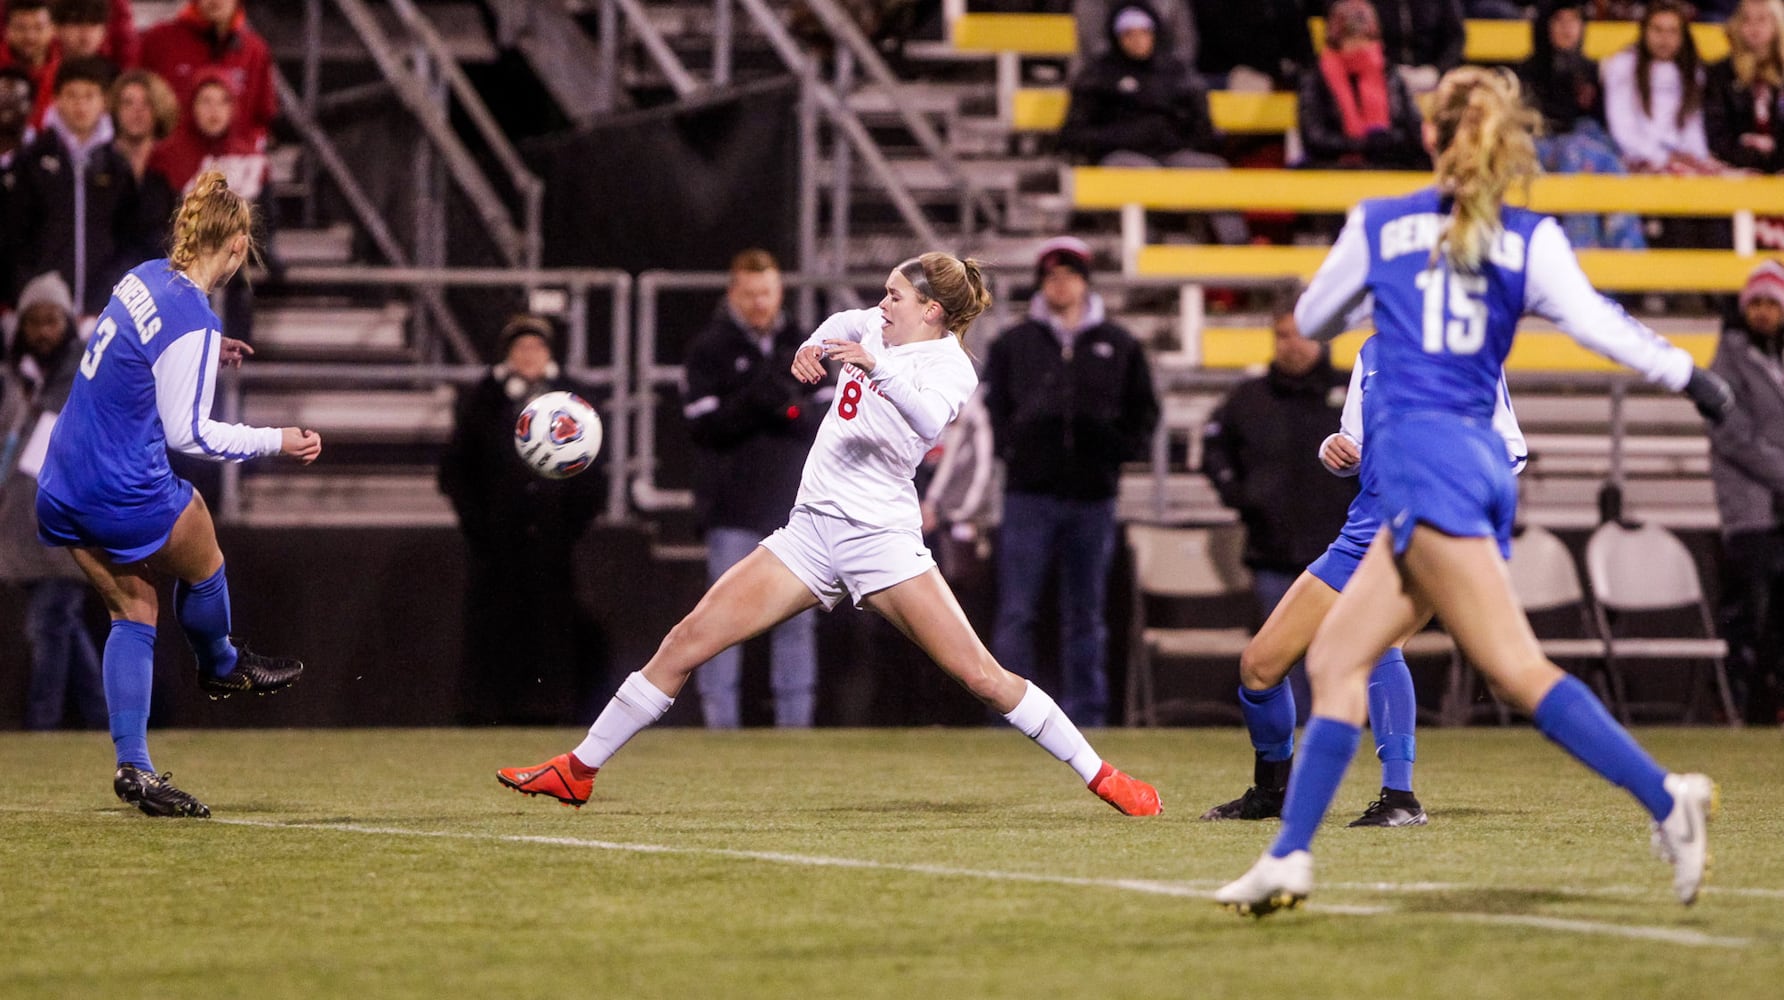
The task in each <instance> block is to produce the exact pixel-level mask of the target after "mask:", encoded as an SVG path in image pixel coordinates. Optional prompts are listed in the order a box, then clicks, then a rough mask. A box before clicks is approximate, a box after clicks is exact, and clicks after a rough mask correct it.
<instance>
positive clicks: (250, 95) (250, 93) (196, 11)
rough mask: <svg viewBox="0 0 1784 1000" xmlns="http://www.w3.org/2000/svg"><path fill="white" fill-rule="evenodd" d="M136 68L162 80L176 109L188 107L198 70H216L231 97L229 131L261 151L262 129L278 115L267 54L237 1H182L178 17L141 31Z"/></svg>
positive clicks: (268, 126) (196, 84) (264, 146)
mask: <svg viewBox="0 0 1784 1000" xmlns="http://www.w3.org/2000/svg"><path fill="white" fill-rule="evenodd" d="M141 65H142V67H143V68H144V69H149V70H153V71H155V72H156V73H159V74H160V75H161V78H162V79H164V80H166V81H167V83H168V86H170V87H172V88H173V92H174V96H175V97H177V98H179V100H180V106H181V107H190V106H191V103H192V94H193V92H194V91H195V90H197V89H198V83H199V70H201V69H204V68H206V67H213V68H216V69H220V70H222V71H223V72H224V73H226V74H228V76H229V81H230V86H231V89H232V90H234V92H235V95H236V106H235V121H234V124H233V125H231V127H230V130H231V132H232V133H233V134H234V135H236V136H239V137H240V138H243V139H246V140H247V141H248V142H249V143H251V144H252V145H253V146H254V148H255V149H259V150H264V149H265V148H266V133H267V130H268V129H269V128H270V127H271V126H272V121H273V118H274V117H276V116H277V115H278V113H279V99H278V95H277V94H276V93H275V92H274V91H273V59H272V51H271V50H270V49H268V48H267V45H266V39H264V38H262V37H260V35H259V33H258V32H256V31H255V30H254V29H253V28H251V27H249V26H248V16H247V13H246V12H245V11H244V10H243V9H242V4H241V0H188V2H187V4H186V5H185V6H184V7H181V8H180V11H179V13H178V14H175V15H174V16H173V17H172V18H170V19H168V20H166V21H163V22H161V23H160V24H157V25H155V26H154V27H152V28H150V29H149V30H147V31H145V32H143V34H142V61H141Z"/></svg>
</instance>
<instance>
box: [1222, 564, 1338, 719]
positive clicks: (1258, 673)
mask: <svg viewBox="0 0 1784 1000" xmlns="http://www.w3.org/2000/svg"><path fill="white" fill-rule="evenodd" d="M1337 602H1338V592H1337V591H1336V590H1333V589H1332V588H1331V587H1330V586H1329V585H1327V584H1326V582H1325V581H1324V580H1321V579H1320V578H1319V577H1317V576H1314V575H1313V574H1312V573H1302V574H1301V575H1300V576H1298V577H1296V578H1295V582H1294V583H1292V584H1290V585H1289V588H1288V593H1286V594H1284V595H1282V600H1281V601H1278V602H1277V604H1276V608H1275V610H1273V611H1271V612H1270V617H1269V618H1266V619H1265V620H1264V625H1263V627H1262V628H1260V629H1258V630H1257V635H1254V636H1252V637H1251V641H1250V642H1249V643H1247V644H1246V645H1245V651H1244V652H1243V653H1241V654H1240V656H1239V677H1240V679H1241V680H1242V681H1244V682H1245V686H1246V687H1249V688H1252V689H1253V690H1262V689H1263V688H1267V687H1272V686H1274V685H1275V684H1277V683H1278V682H1280V681H1281V680H1282V679H1283V678H1284V677H1286V676H1288V672H1289V670H1291V669H1293V667H1294V665H1295V662H1296V661H1297V660H1299V659H1300V658H1301V657H1303V656H1305V655H1307V647H1308V646H1309V645H1311V644H1312V643H1313V635H1314V633H1315V632H1317V631H1319V623H1320V622H1322V621H1325V618H1326V613H1327V612H1329V611H1331V610H1332V605H1334V604H1336V603H1337Z"/></svg>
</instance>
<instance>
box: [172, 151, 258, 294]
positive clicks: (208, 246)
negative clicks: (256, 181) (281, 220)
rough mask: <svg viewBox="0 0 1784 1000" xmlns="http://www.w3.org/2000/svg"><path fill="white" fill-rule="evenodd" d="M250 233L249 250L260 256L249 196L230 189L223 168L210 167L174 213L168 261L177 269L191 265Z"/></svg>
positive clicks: (194, 184)
mask: <svg viewBox="0 0 1784 1000" xmlns="http://www.w3.org/2000/svg"><path fill="white" fill-rule="evenodd" d="M243 233H245V234H247V237H248V254H249V256H250V257H251V258H253V259H254V260H259V258H260V241H259V240H258V239H256V238H255V236H254V207H253V206H252V205H250V204H248V200H247V199H246V198H243V197H242V196H241V195H239V194H236V193H235V192H234V191H231V190H230V189H229V181H228V180H227V179H226V178H225V177H224V176H223V172H222V171H220V170H207V171H205V172H204V173H202V174H200V175H198V179H197V180H195V181H193V182H192V189H191V192H190V193H189V194H187V195H186V200H185V201H183V202H181V203H180V210H179V211H178V212H176V213H175V214H174V217H173V240H172V246H171V247H170V248H169V250H168V252H167V258H168V262H169V263H170V264H171V265H172V266H173V269H174V270H176V271H184V270H186V269H187V268H189V267H191V266H192V265H193V263H194V262H196V261H197V260H198V259H199V258H200V257H203V256H205V255H206V254H209V253H212V252H214V251H216V250H218V249H221V248H222V247H223V246H225V245H226V244H228V242H229V241H230V239H232V238H233V237H235V236H237V235H239V234H243Z"/></svg>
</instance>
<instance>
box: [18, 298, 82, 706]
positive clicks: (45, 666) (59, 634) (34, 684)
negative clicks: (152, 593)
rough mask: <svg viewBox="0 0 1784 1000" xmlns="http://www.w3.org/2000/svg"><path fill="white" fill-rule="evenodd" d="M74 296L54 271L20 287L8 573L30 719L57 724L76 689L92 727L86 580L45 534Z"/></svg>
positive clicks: (71, 348)
mask: <svg viewBox="0 0 1784 1000" xmlns="http://www.w3.org/2000/svg"><path fill="white" fill-rule="evenodd" d="M73 305H74V302H73V297H72V296H71V294H70V293H69V291H68V285H67V284H66V283H65V282H63V281H62V279H61V278H60V277H58V276H57V275H55V274H54V273H49V274H42V275H39V276H38V277H36V278H34V279H32V280H31V281H30V282H29V283H28V284H26V285H25V287H24V289H23V290H22V291H21V292H20V293H19V302H18V313H17V317H18V328H17V330H16V331H15V332H14V333H13V337H12V342H11V346H10V347H9V348H8V350H7V352H6V365H5V367H4V369H3V370H0V582H5V583H9V584H14V585H17V586H19V587H21V588H23V589H24V591H25V636H26V639H27V641H28V642H29V644H30V647H31V679H30V682H29V683H28V684H27V686H26V694H25V728H26V729H55V728H58V727H59V726H61V724H62V718H63V710H64V708H65V707H66V705H67V703H68V699H69V696H70V695H71V694H72V695H73V698H74V702H75V704H76V705H77V706H78V707H79V709H80V718H81V721H82V722H84V723H85V724H86V725H87V726H88V727H89V728H100V729H103V728H104V727H105V725H106V710H105V689H104V685H103V683H102V681H101V676H100V670H99V654H98V651H97V649H96V648H95V647H94V645H93V635H92V633H91V631H89V630H88V628H87V623H86V606H87V582H86V578H85V577H83V576H82V575H81V571H80V568H79V567H77V566H76V565H75V564H74V560H72V559H70V558H68V557H67V556H66V555H64V554H63V553H61V552H58V551H55V550H53V549H47V548H44V546H43V544H42V543H40V542H39V541H38V540H37V515H36V513H35V509H34V508H35V504H36V501H37V470H38V469H39V468H40V467H41V466H42V464H43V453H44V448H45V447H46V446H47V445H48V443H49V431H50V428H51V427H53V426H54V425H55V422H56V414H57V413H58V412H60V411H61V409H62V404H64V403H65V402H67V401H68V392H69V390H70V389H71V388H73V386H74V377H75V374H76V373H77V372H78V371H79V370H80V363H81V342H80V338H78V337H76V336H75V319H74V308H73Z"/></svg>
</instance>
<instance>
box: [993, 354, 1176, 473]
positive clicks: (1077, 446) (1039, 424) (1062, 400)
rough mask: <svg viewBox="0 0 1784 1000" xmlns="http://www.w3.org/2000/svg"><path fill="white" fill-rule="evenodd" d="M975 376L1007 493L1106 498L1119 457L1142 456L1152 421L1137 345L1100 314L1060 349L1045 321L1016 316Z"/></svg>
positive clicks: (1148, 376) (1147, 373)
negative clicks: (978, 376)
mask: <svg viewBox="0 0 1784 1000" xmlns="http://www.w3.org/2000/svg"><path fill="white" fill-rule="evenodd" d="M982 381H983V382H984V385H985V407H986V409H987V410H988V411H989V413H990V416H991V430H992V434H993V437H994V440H995V442H996V448H997V454H998V457H1000V458H1002V459H1003V460H1004V464H1005V473H1006V475H1005V487H1006V488H1007V489H1008V490H1010V491H1011V492H1014V493H1039V494H1042V495H1046V496H1054V497H1061V498H1064V499H1068V500H1106V499H1108V498H1110V497H1113V496H1114V495H1115V492H1116V488H1117V485H1118V484H1119V481H1120V476H1121V463H1123V462H1128V461H1133V460H1136V459H1140V458H1144V457H1145V456H1146V453H1147V445H1148V444H1149V443H1150V442H1151V440H1152V431H1153V429H1154V428H1155V427H1157V426H1158V396H1157V394H1156V393H1155V392H1154V391H1153V387H1152V369H1151V367H1150V366H1149V365H1148V364H1147V362H1146V351H1145V348H1143V347H1142V346H1141V344H1140V342H1139V341H1138V340H1135V339H1134V336H1133V334H1131V333H1128V332H1127V331H1126V330H1125V329H1123V328H1122V327H1120V326H1118V325H1116V324H1114V323H1110V322H1107V321H1105V322H1103V323H1101V324H1098V325H1097V326H1094V327H1091V328H1090V329H1088V330H1084V331H1082V332H1080V333H1079V334H1078V335H1077V337H1076V338H1074V339H1073V341H1072V348H1071V351H1070V352H1069V353H1068V352H1066V351H1064V350H1062V349H1061V347H1060V343H1059V338H1058V337H1056V336H1054V334H1053V330H1052V328H1051V327H1049V326H1048V325H1047V324H1045V323H1043V322H1041V321H1039V320H1033V319H1031V320H1028V321H1026V322H1023V323H1019V324H1017V325H1016V326H1013V327H1011V328H1010V329H1008V330H1005V331H1004V332H1003V333H1002V334H1001V335H999V336H998V338H997V340H996V341H994V342H992V344H991V353H990V357H989V358H988V359H987V361H986V363H985V372H984V378H983V380H982Z"/></svg>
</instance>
